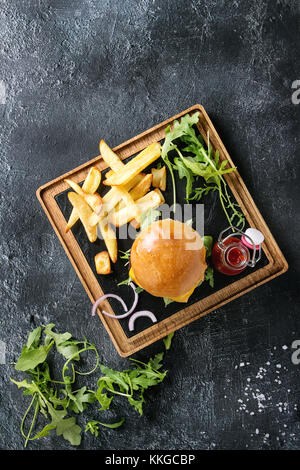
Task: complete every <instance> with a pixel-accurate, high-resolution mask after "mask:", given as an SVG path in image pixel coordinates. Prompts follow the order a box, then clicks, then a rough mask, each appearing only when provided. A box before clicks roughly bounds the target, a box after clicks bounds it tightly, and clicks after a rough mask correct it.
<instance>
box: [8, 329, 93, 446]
mask: <svg viewBox="0 0 300 470" xmlns="http://www.w3.org/2000/svg"><path fill="white" fill-rule="evenodd" d="M54 326H55V325H54V324H52V323H51V324H49V325H46V326H45V327H44V328H43V329H42V327H40V326H39V327H37V328H35V329H34V330H33V331H32V332H31V333H30V334H29V336H28V340H27V343H26V345H25V346H24V347H23V349H22V352H21V354H20V357H19V358H18V361H17V363H16V364H15V369H16V370H18V371H22V372H25V373H26V374H27V375H28V377H29V378H26V379H24V380H22V381H17V380H14V379H12V378H10V380H11V381H12V382H13V383H14V384H16V385H17V387H18V388H22V389H23V393H24V395H30V396H32V399H31V402H30V404H29V406H28V408H27V410H26V412H25V414H24V417H23V419H22V421H21V427H20V429H21V433H22V436H23V437H24V439H25V447H26V446H27V444H28V441H32V440H35V439H39V438H41V437H44V436H47V435H48V434H49V433H50V431H51V430H53V429H55V430H56V434H57V435H58V436H60V435H62V436H63V437H64V438H65V439H66V440H68V441H69V442H70V443H71V444H72V445H79V444H80V442H81V428H80V426H78V424H77V423H76V417H74V416H68V415H69V413H70V411H72V412H74V413H75V414H78V413H81V412H82V411H83V410H84V409H85V408H86V406H87V404H88V403H93V402H94V401H95V400H96V397H95V393H94V392H93V391H91V390H88V389H87V388H86V387H85V386H84V387H81V388H79V389H78V390H73V388H72V385H73V384H74V382H75V378H76V375H77V374H81V375H82V374H89V373H91V372H93V371H94V370H95V369H96V368H97V367H98V364H99V354H98V351H97V349H96V347H95V345H93V344H92V343H89V342H88V341H87V340H86V339H85V340H84V341H76V340H75V339H73V338H72V335H71V334H70V333H68V332H66V333H62V334H60V333H55V332H54V331H53V328H54ZM42 333H43V334H44V343H43V344H41V341H42ZM53 346H55V347H56V351H57V352H58V353H59V354H61V355H62V356H63V357H64V358H65V359H66V361H65V363H64V365H63V367H62V379H61V380H54V379H53V378H52V377H51V374H50V367H49V364H48V362H47V356H48V353H49V351H50V350H51V348H52V347H53ZM85 351H94V352H95V354H96V365H95V367H94V368H93V369H92V370H91V371H88V372H79V371H77V370H76V369H75V366H74V364H73V361H79V360H80V356H81V354H82V353H84V352H85ZM70 371H71V372H72V374H71V375H69V374H68V372H70ZM58 386H60V387H59V388H58ZM31 409H33V410H34V412H33V417H32V421H31V424H30V426H29V430H28V431H25V425H26V422H27V419H28V417H29V414H30V412H31ZM39 412H40V413H41V414H42V415H43V416H44V417H45V418H46V419H48V420H49V423H48V424H46V425H45V426H44V427H43V428H42V430H41V431H39V432H37V433H36V434H35V435H34V436H33V435H32V432H33V430H34V427H35V424H36V421H37V418H38V414H39Z"/></svg>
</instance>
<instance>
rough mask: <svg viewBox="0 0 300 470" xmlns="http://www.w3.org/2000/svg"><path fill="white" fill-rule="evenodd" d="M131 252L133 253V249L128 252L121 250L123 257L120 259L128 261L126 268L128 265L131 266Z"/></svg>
mask: <svg viewBox="0 0 300 470" xmlns="http://www.w3.org/2000/svg"><path fill="white" fill-rule="evenodd" d="M130 252H131V248H129V250H127V251H121V250H120V253H122V254H121V256H120V258H121V259H125V260H126V261H127V262H126V263H125V266H127V265H128V264H129V260H130Z"/></svg>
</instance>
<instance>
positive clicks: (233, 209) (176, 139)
mask: <svg viewBox="0 0 300 470" xmlns="http://www.w3.org/2000/svg"><path fill="white" fill-rule="evenodd" d="M198 119H199V113H194V114H193V115H192V116H190V115H189V114H187V115H186V116H183V117H182V118H181V120H180V121H177V120H175V121H174V123H173V128H172V129H171V128H170V126H169V127H167V129H166V131H165V133H166V136H165V141H164V144H163V146H162V155H161V156H162V159H163V160H164V162H165V163H166V165H167V166H168V168H169V170H170V173H171V177H172V183H173V202H174V205H175V203H176V186H175V178H174V170H175V171H178V175H179V178H181V179H182V178H184V177H185V178H186V199H187V200H188V201H190V200H196V201H199V200H200V199H201V198H202V196H203V195H206V194H208V193H209V192H210V191H218V194H219V200H220V203H221V206H222V208H223V211H224V213H225V216H226V218H227V220H228V222H229V224H230V225H233V224H234V223H235V224H236V226H237V227H239V226H240V227H241V228H243V227H244V224H245V217H244V215H243V214H242V212H241V211H240V209H239V206H238V205H237V204H236V203H234V202H233V201H232V199H231V197H230V195H229V193H228V189H227V183H226V181H225V179H224V175H225V174H227V173H231V172H232V171H235V169H236V168H231V167H229V168H228V161H227V160H223V161H222V162H220V155H219V151H218V150H216V151H215V154H214V155H213V152H212V147H211V145H210V139H209V133H208V134H207V146H205V143H204V140H203V137H202V136H197V135H196V132H195V129H194V125H195V124H197V122H198ZM179 144H180V145H181V147H182V146H183V148H182V149H181V150H180V148H179V146H178V145H179ZM174 152H175V154H177V156H176V157H174V156H173V159H172V157H171V154H172V153H174ZM200 177H201V178H203V179H204V185H202V186H201V187H196V188H195V189H193V185H194V184H195V183H196V182H198V180H199V178H200ZM193 192H194V195H193V196H191V194H192V193H193Z"/></svg>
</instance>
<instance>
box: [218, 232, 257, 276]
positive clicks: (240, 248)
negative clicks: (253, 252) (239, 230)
mask: <svg viewBox="0 0 300 470" xmlns="http://www.w3.org/2000/svg"><path fill="white" fill-rule="evenodd" d="M222 245H223V246H222ZM249 259H250V254H249V250H248V248H247V247H246V246H245V245H243V243H242V242H241V240H240V239H239V238H236V237H229V238H227V240H225V241H223V240H222V242H217V243H215V245H214V247H213V250H212V262H213V265H214V267H215V269H216V270H217V271H219V272H220V273H223V274H227V275H229V276H233V275H235V274H239V273H241V272H242V271H244V269H245V268H246V267H247V265H248V262H249Z"/></svg>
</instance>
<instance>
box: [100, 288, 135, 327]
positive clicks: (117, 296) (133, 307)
mask: <svg viewBox="0 0 300 470" xmlns="http://www.w3.org/2000/svg"><path fill="white" fill-rule="evenodd" d="M129 285H130V287H132V289H133V291H134V301H133V304H132V307H131V309H130V310H128V309H127V306H126V304H125V302H124V300H123V299H122V298H121V297H120V296H119V295H116V294H105V295H102V297H100V298H99V299H98V300H96V302H95V303H94V305H93V308H92V316H95V314H96V310H97V307H98V305H99V304H100V303H101V302H102V301H103V300H105V299H109V298H110V297H112V298H114V299H117V300H118V301H119V302H120V303H121V304H122V306H123V308H124V310H125V313H123V314H122V315H113V314H111V313H108V312H105V310H102V311H101V313H103V315H106V316H108V317H111V318H115V319H117V320H120V319H122V318H126V317H128V316H129V315H130V314H131V313H132V312H133V311H134V309H135V307H136V306H137V303H138V300H139V296H138V294H137V292H136V288H135V285H134V284H133V282H130V283H129Z"/></svg>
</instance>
